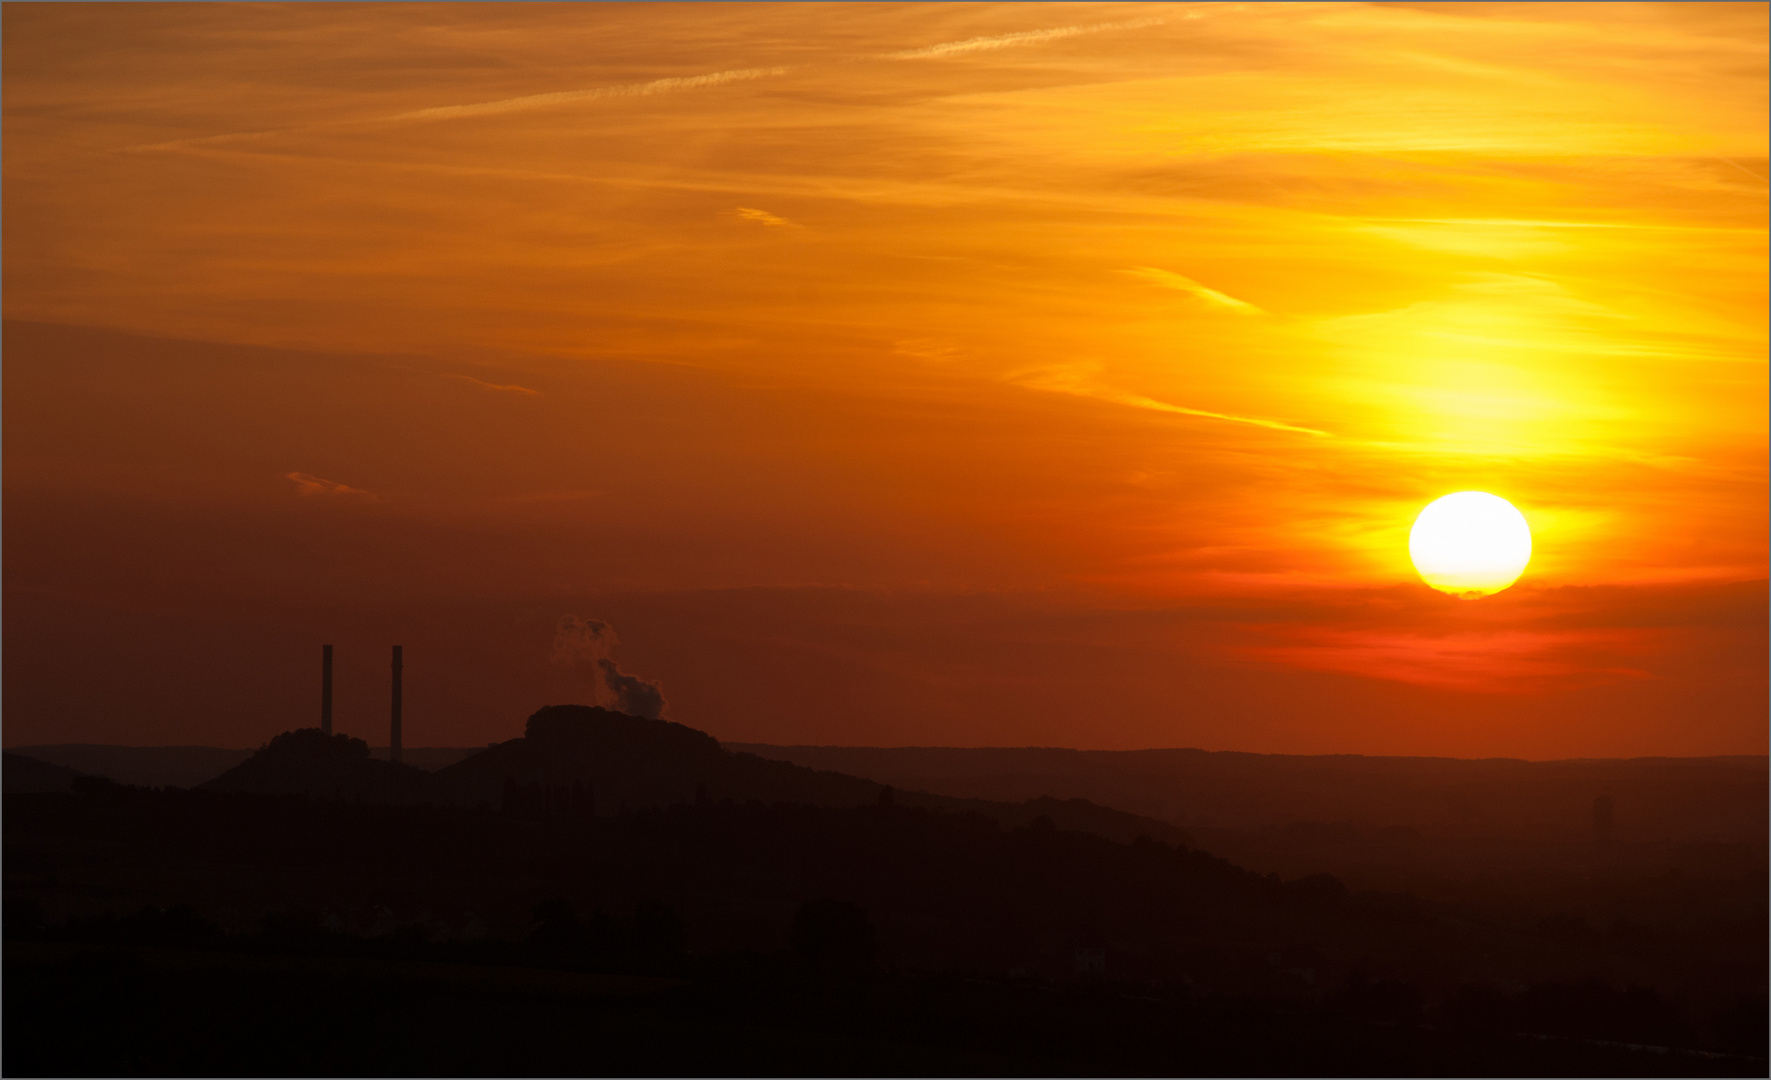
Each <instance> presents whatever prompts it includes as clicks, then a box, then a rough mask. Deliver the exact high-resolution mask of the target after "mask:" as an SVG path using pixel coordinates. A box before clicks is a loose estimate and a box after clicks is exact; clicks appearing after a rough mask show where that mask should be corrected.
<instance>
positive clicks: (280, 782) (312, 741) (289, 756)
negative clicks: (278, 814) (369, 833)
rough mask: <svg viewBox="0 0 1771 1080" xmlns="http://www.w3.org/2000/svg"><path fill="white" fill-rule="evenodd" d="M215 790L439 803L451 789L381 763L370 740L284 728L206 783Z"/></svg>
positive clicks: (411, 770)
mask: <svg viewBox="0 0 1771 1080" xmlns="http://www.w3.org/2000/svg"><path fill="white" fill-rule="evenodd" d="M201 786H202V787H203V788H205V789H207V790H210V791H234V792H250V793H254V794H259V795H307V796H311V797H315V798H332V799H349V800H352V801H356V802H377V803H440V802H447V801H449V798H450V791H449V788H448V787H447V786H446V785H444V784H443V783H441V782H439V781H438V780H437V778H436V777H435V776H434V775H432V774H431V773H427V772H424V771H423V770H421V769H415V768H413V767H412V766H410V765H401V764H396V763H394V762H390V761H376V760H375V759H373V758H371V757H370V756H369V744H368V743H366V742H364V741H363V740H361V739H353V738H351V737H350V736H349V735H327V734H325V733H323V732H322V731H320V729H319V728H299V729H297V730H295V731H285V732H283V733H282V734H281V735H278V736H277V737H276V738H274V739H272V740H271V741H270V742H269V743H268V744H266V745H265V746H264V747H263V748H262V749H260V750H259V751H258V752H257V753H255V754H253V755H252V756H251V757H249V758H247V759H246V760H245V761H243V762H241V763H240V764H238V765H236V766H234V767H233V768H231V769H229V770H228V771H227V772H225V773H222V774H221V775H220V776H218V777H216V778H215V779H213V780H211V781H209V782H208V783H206V784H203V785H201Z"/></svg>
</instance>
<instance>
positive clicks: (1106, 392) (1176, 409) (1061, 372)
mask: <svg viewBox="0 0 1771 1080" xmlns="http://www.w3.org/2000/svg"><path fill="white" fill-rule="evenodd" d="M1098 370H1100V365H1098V364H1069V365H1058V366H1053V367H1046V368H1035V369H1032V370H1030V371H1020V372H1015V373H1013V374H1011V375H1009V376H1008V380H1009V381H1010V382H1012V383H1015V384H1016V385H1018V386H1024V387H1026V388H1027V389H1029V390H1045V391H1048V392H1051V393H1058V394H1074V395H1076V396H1077V397H1089V398H1094V399H1096V400H1097V401H1108V402H1112V403H1113V404H1115V405H1129V406H1131V407H1132V408H1134V409H1153V410H1155V411H1156V412H1166V413H1176V414H1178V415H1181V416H1197V417H1200V418H1202V419H1206V420H1226V421H1229V422H1230V423H1232V424H1251V425H1253V426H1255V427H1262V428H1268V429H1270V430H1273V431H1292V432H1296V433H1297V434H1299V435H1315V436H1318V437H1320V438H1325V439H1327V438H1333V437H1334V436H1333V435H1331V434H1330V433H1329V432H1326V431H1320V430H1318V429H1316V428H1307V427H1299V426H1298V425H1296V424H1287V423H1285V422H1284V421H1282V420H1264V419H1262V418H1261V417H1258V416H1237V415H1236V414H1234V413H1221V412H1210V411H1208V410H1206V409H1189V408H1187V407H1186V406H1185V405H1170V404H1169V403H1168V402H1166V401H1158V400H1156V399H1155V398H1152V397H1145V396H1144V395H1142V394H1133V393H1130V392H1128V391H1125V390H1117V389H1114V388H1113V387H1110V386H1103V385H1101V384H1100V383H1098V382H1096V381H1095V380H1094V379H1093V377H1092V376H1093V375H1094V374H1095V372H1096V371H1098Z"/></svg>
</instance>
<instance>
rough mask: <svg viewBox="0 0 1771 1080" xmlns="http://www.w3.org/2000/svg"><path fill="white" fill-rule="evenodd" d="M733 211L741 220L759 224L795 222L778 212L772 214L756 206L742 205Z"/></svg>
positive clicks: (789, 223)
mask: <svg viewBox="0 0 1771 1080" xmlns="http://www.w3.org/2000/svg"><path fill="white" fill-rule="evenodd" d="M732 213H733V214H734V215H735V216H736V217H737V218H738V220H739V221H749V222H753V223H754V224H757V225H792V224H793V222H791V221H788V220H787V219H786V218H784V217H781V216H780V215H778V214H771V213H769V212H768V211H767V210H758V209H757V208H756V207H754V206H740V207H738V208H737V209H736V210H733V211H732Z"/></svg>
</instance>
